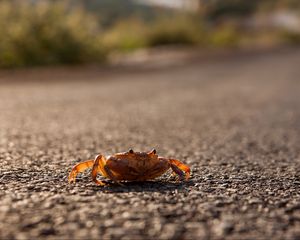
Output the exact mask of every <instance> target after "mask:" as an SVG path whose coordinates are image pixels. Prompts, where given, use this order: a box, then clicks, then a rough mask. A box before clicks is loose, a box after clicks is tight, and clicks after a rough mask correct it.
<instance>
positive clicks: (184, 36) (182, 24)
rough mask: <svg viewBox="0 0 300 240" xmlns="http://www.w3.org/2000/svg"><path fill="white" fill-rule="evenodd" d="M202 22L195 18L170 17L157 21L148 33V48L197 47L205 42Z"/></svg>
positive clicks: (149, 28)
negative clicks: (173, 45) (164, 46)
mask: <svg viewBox="0 0 300 240" xmlns="http://www.w3.org/2000/svg"><path fill="white" fill-rule="evenodd" d="M201 23H202V22H201V20H200V19H199V18H197V17H195V16H180V15H179V16H169V17H164V18H159V19H156V21H154V22H153V23H152V24H151V25H150V26H149V27H148V33H147V45H148V46H160V45H170V44H180V45H197V44H200V43H203V42H204V41H205V39H204V37H205V34H204V30H203V26H202V24H201Z"/></svg>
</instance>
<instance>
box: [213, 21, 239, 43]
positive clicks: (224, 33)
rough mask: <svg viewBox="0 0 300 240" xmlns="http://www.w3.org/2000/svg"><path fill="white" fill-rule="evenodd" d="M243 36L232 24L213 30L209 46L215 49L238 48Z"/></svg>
mask: <svg viewBox="0 0 300 240" xmlns="http://www.w3.org/2000/svg"><path fill="white" fill-rule="evenodd" d="M240 39H241V36H240V34H239V31H238V30H237V28H236V27H235V26H234V25H232V24H224V25H221V26H218V27H216V28H215V29H213V31H212V32H211V34H210V35H209V41H208V45H210V46H213V47H236V46H238V44H239V41H240Z"/></svg>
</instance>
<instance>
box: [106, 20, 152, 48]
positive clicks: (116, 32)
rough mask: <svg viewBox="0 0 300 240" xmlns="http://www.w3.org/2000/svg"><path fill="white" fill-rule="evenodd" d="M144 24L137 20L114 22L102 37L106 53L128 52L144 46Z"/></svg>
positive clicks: (145, 30)
mask: <svg viewBox="0 0 300 240" xmlns="http://www.w3.org/2000/svg"><path fill="white" fill-rule="evenodd" d="M146 32H147V26H146V23H145V22H143V21H141V20H140V19H138V18H130V19H127V20H123V21H119V22H116V23H115V25H113V26H112V27H111V28H110V29H108V30H107V31H106V32H105V34H104V36H103V44H104V45H105V47H106V48H107V50H108V51H125V52H126V51H130V50H134V49H137V48H142V47H145V46H146Z"/></svg>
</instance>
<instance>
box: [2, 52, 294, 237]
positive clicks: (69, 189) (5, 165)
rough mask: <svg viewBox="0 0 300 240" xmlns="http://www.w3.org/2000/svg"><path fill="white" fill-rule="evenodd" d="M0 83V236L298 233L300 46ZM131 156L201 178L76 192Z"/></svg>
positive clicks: (11, 74)
mask: <svg viewBox="0 0 300 240" xmlns="http://www.w3.org/2000/svg"><path fill="white" fill-rule="evenodd" d="M179 62H180V61H179ZM158 65H159V64H158ZM0 76H1V77H0V78H1V81H2V82H1V83H0V113H1V115H0V129H1V131H0V239H75V238H76V239H96V238H103V239H109V238H111V239H119V238H121V239H141V238H142V237H143V238H145V239H224V238H225V239H299V238H300V176H299V170H300V144H299V143H300V84H299V83H300V79H299V76H300V49H285V50H276V51H274V52H272V51H271V52H267V53H265V54H260V53H255V54H249V53H247V54H238V55H236V56H235V55H231V56H227V57H226V56H223V57H220V58H216V59H210V60H209V61H204V60H203V59H201V60H197V59H195V58H193V59H192V60H190V61H187V60H185V62H180V64H177V65H174V66H165V67H161V68H157V67H154V68H152V69H149V68H148V69H147V68H145V69H138V70H136V71H134V68H130V69H129V70H128V69H126V68H125V69H123V68H122V69H119V70H118V71H116V70H114V69H108V70H103V69H102V70H101V69H98V68H97V67H90V68H87V69H85V70H84V69H77V68H69V69H67V70H55V69H52V70H51V69H50V70H30V71H26V70H20V71H16V72H15V71H6V72H4V73H2V74H0ZM129 148H133V149H134V150H136V151H148V150H150V149H152V148H156V149H157V151H158V153H159V154H160V155H162V156H165V157H175V158H178V159H180V160H181V161H183V162H185V163H186V164H188V165H190V167H191V169H192V177H191V179H190V181H188V182H185V183H177V182H176V181H175V180H174V179H173V178H172V177H170V174H166V175H164V176H163V177H161V178H159V179H157V180H156V181H151V182H144V183H125V186H124V187H122V186H118V185H114V184H112V183H111V182H110V181H107V183H108V186H105V187H98V186H96V185H95V184H94V183H93V182H92V181H91V179H90V172H89V171H87V172H86V173H84V174H81V175H80V176H79V178H78V181H77V183H76V184H75V185H69V184H68V183H67V175H68V173H69V171H70V170H71V168H72V166H73V165H74V164H76V163H78V162H80V161H83V160H85V159H89V158H92V157H94V156H95V155H96V154H98V153H102V154H105V155H109V154H112V153H115V152H120V151H126V150H128V149H129Z"/></svg>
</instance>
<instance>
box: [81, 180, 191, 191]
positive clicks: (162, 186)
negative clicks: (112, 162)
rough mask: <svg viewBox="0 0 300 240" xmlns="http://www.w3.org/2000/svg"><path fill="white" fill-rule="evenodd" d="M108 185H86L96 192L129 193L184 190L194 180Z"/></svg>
mask: <svg viewBox="0 0 300 240" xmlns="http://www.w3.org/2000/svg"><path fill="white" fill-rule="evenodd" d="M105 183H106V185H105V186H103V187H101V186H96V185H92V186H86V187H87V188H89V189H90V190H92V191H95V192H99V191H102V192H105V193H128V192H159V193H163V192H170V191H174V190H184V189H186V188H188V187H189V186H193V185H194V182H193V181H186V182H173V181H144V182H122V186H121V185H119V184H116V183H113V182H110V181H106V182H105Z"/></svg>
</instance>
